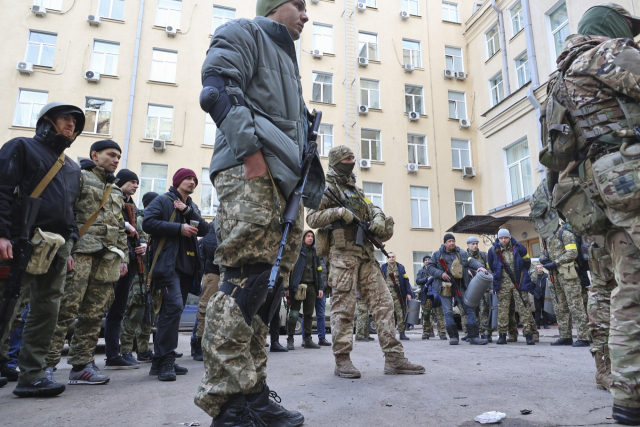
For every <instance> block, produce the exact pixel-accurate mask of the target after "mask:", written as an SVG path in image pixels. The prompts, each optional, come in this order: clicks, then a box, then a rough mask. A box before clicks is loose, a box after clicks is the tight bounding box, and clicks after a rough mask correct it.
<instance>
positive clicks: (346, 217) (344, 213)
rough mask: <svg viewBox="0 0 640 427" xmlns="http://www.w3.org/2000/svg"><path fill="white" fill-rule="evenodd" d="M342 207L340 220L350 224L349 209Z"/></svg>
mask: <svg viewBox="0 0 640 427" xmlns="http://www.w3.org/2000/svg"><path fill="white" fill-rule="evenodd" d="M341 209H342V217H341V218H342V220H343V221H344V223H345V224H351V223H352V222H353V214H352V213H351V211H350V210H349V209H346V208H341Z"/></svg>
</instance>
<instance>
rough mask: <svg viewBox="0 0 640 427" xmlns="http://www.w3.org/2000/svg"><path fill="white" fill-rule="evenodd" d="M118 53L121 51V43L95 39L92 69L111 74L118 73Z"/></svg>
mask: <svg viewBox="0 0 640 427" xmlns="http://www.w3.org/2000/svg"><path fill="white" fill-rule="evenodd" d="M118 53H120V43H110V42H103V41H98V40H95V41H94V42H93V52H92V53H91V71H97V72H98V73H100V74H107V75H109V76H115V75H117V73H118Z"/></svg>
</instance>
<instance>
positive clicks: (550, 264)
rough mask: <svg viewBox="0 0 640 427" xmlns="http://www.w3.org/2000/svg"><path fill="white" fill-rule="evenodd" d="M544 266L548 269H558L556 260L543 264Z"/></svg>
mask: <svg viewBox="0 0 640 427" xmlns="http://www.w3.org/2000/svg"><path fill="white" fill-rule="evenodd" d="M542 266H543V267H544V268H545V269H547V271H554V270H557V269H558V266H557V265H556V263H555V262H548V263H546V264H542Z"/></svg>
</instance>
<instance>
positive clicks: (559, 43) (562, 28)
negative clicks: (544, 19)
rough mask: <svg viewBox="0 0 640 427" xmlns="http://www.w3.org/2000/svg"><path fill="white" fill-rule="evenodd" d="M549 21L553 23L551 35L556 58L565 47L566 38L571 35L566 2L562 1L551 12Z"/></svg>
mask: <svg viewBox="0 0 640 427" xmlns="http://www.w3.org/2000/svg"><path fill="white" fill-rule="evenodd" d="M549 23H550V24H551V36H552V38H553V48H552V53H553V54H554V58H557V57H558V56H560V54H561V53H562V51H563V49H564V40H565V39H566V38H567V37H568V36H569V14H568V13H567V4H566V3H562V4H561V5H560V6H559V7H558V8H556V9H555V10H554V11H553V12H551V13H550V14H549Z"/></svg>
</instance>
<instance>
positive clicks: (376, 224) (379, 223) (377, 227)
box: [370, 215, 385, 236]
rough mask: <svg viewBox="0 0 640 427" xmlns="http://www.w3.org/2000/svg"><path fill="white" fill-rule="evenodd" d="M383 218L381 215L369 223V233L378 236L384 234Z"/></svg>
mask: <svg viewBox="0 0 640 427" xmlns="http://www.w3.org/2000/svg"><path fill="white" fill-rule="evenodd" d="M384 226H385V224H384V218H383V217H382V216H381V215H378V216H376V217H375V218H374V219H373V222H372V223H371V228H370V229H371V231H372V232H373V234H375V235H377V236H379V235H381V234H382V233H384Z"/></svg>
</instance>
